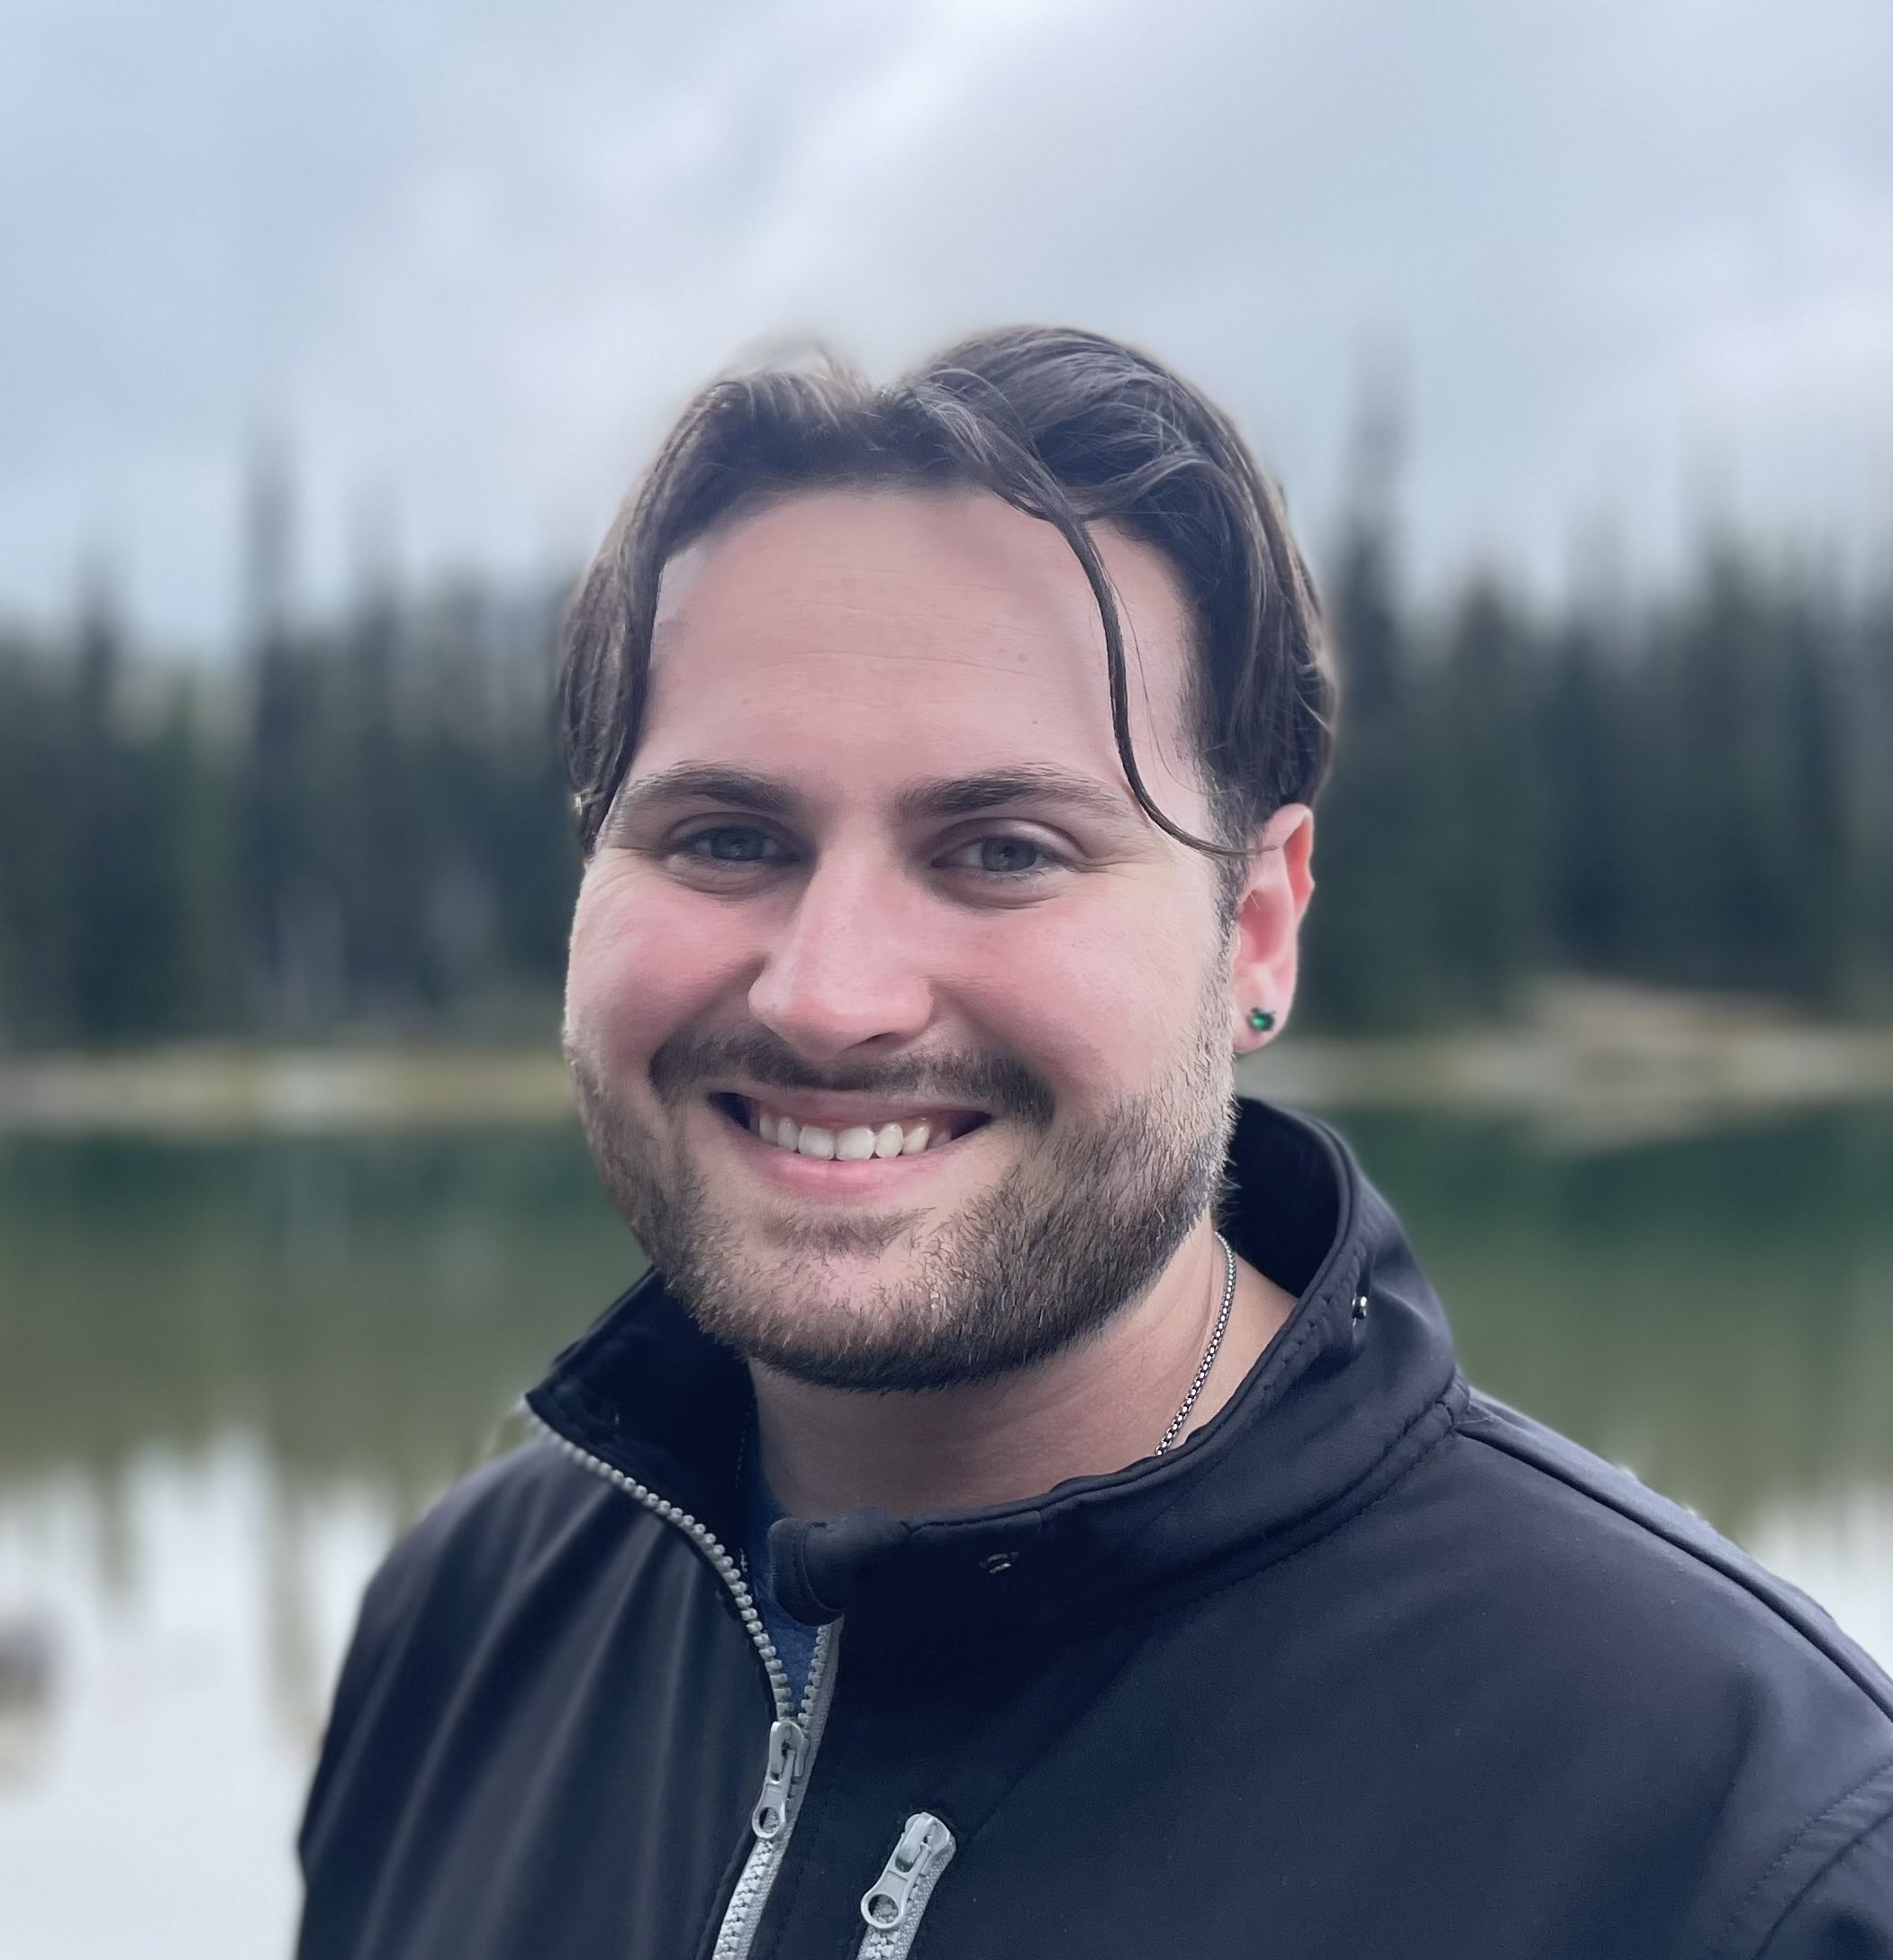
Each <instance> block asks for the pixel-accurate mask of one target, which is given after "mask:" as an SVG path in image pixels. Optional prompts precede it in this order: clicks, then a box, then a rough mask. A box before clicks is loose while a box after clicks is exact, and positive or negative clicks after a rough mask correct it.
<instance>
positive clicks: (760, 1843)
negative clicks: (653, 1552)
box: [521, 1404, 952, 1960]
mask: <svg viewBox="0 0 1893 1960" xmlns="http://www.w3.org/2000/svg"><path fill="white" fill-rule="evenodd" d="M521 1407H522V1409H523V1411H524V1413H525V1415H526V1418H527V1420H529V1421H530V1423H531V1424H532V1425H533V1426H534V1427H535V1428H536V1429H539V1432H540V1433H541V1434H542V1435H544V1436H545V1437H546V1438H548V1440H549V1441H551V1442H553V1443H555V1444H557V1447H559V1449H561V1450H562V1451H563V1452H564V1453H565V1454H566V1456H569V1457H571V1459H572V1460H573V1462H575V1463H577V1464H582V1465H584V1467H585V1468H586V1469H587V1470H589V1471H591V1472H592V1474H593V1475H594V1476H600V1477H602V1478H603V1479H604V1481H605V1482H606V1483H607V1484H611V1485H613V1486H614V1487H615V1488H616V1489H618V1490H620V1491H623V1492H624V1493H626V1494H627V1495H628V1496H629V1497H633V1498H635V1499H636V1500H637V1501H638V1502H639V1503H640V1504H642V1505H643V1506H644V1508H645V1509H646V1510H647V1511H650V1512H652V1513H654V1514H655V1515H656V1516H657V1517H658V1518H661V1519H662V1520H664V1522H665V1523H666V1524H673V1525H675V1526H676V1528H677V1529H679V1530H680V1531H682V1532H683V1533H684V1536H685V1537H686V1538H689V1539H690V1540H691V1541H692V1542H693V1544H694V1545H695V1546H696V1547H697V1549H698V1550H699V1551H700V1552H702V1555H703V1556H704V1557H705V1558H706V1559H708V1560H709V1562H710V1565H711V1568H712V1569H713V1570H714V1572H715V1573H716V1575H717V1577H718V1578H720V1580H721V1581H722V1582H723V1583H724V1585H725V1586H727V1587H728V1588H729V1595H730V1597H731V1598H732V1599H733V1600H734V1601H735V1602H736V1609H737V1617H738V1619H739V1620H741V1621H742V1623H743V1630H744V1632H745V1633H747V1635H748V1636H749V1640H750V1644H751V1645H752V1646H753V1647H755V1648H756V1653H757V1655H758V1656H760V1658H761V1660H762V1664H763V1672H764V1673H765V1674H766V1675H767V1676H768V1680H769V1696H770V1700H771V1701H772V1702H773V1703H774V1714H775V1719H774V1721H772V1722H771V1723H770V1725H769V1754H768V1760H767V1762H766V1764H765V1767H764V1770H763V1787H762V1791H761V1792H760V1793H759V1794H758V1796H757V1797H756V1807H755V1809H754V1810H752V1811H751V1812H750V1815H749V1828H750V1829H751V1831H752V1832H753V1833H754V1834H755V1842H754V1843H753V1844H752V1845H751V1846H750V1847H749V1856H748V1857H747V1859H746V1860H745V1861H744V1864H743V1870H742V1874H741V1876H740V1877H739V1878H738V1880H737V1882H736V1890H735V1891H734V1892H732V1893H731V1894H730V1896H729V1907H728V1909H727V1910H725V1912H724V1914H723V1923H722V1924H721V1926H720V1927H719V1928H717V1943H716V1946H715V1949H714V1952H713V1956H712V1960H748V1955H749V1949H750V1947H751V1946H753V1945H754V1944H755V1942H756V1928H757V1927H759V1926H760V1925H761V1924H762V1919H763V1909H764V1908H765V1906H766V1905H767V1904H768V1903H769V1889H770V1887H771V1886H772V1885H774V1883H775V1874H776V1873H777V1872H778V1871H779V1870H780V1869H781V1867H782V1861H783V1853H784V1852H785V1851H786V1850H787V1849H788V1847H789V1835H790V1833H791V1832H792V1831H793V1829H794V1828H795V1819H796V1816H797V1814H798V1813H799V1812H800V1810H801V1809H802V1792H804V1791H805V1790H806V1789H807V1788H808V1784H809V1772H810V1771H811V1769H812V1768H813V1767H814V1766H815V1752H816V1750H817V1749H818V1748H820V1746H821V1732H822V1729H823V1728H824V1727H825V1726H826V1724H827V1720H828V1713H829V1701H832V1700H833V1699H834V1692H835V1648H836V1646H837V1645H838V1642H839V1639H840V1636H841V1622H840V1621H839V1620H834V1621H831V1622H830V1623H829V1625H828V1626H826V1627H824V1628H822V1629H821V1630H820V1632H819V1633H818V1634H817V1635H816V1636H815V1655H814V1658H813V1659H812V1660H811V1662H810V1664H809V1680H808V1685H807V1686H806V1687H805V1688H804V1689H803V1690H802V1703H801V1706H800V1707H797V1706H796V1705H795V1703H794V1701H793V1698H792V1697H791V1695H790V1692H789V1671H788V1669H787V1668H785V1667H784V1666H783V1661H782V1656H781V1655H779V1654H778V1653H777V1652H776V1651H775V1643H774V1641H773V1640H772V1639H771V1638H769V1632H768V1629H767V1628H765V1626H764V1625H763V1616H762V1614H761V1612H760V1611H758V1610H757V1608H756V1595H755V1594H754V1593H753V1592H751V1591H750V1590H749V1584H748V1582H747V1580H746V1579H745V1578H744V1577H743V1573H742V1568H741V1566H739V1565H738V1564H737V1562H736V1560H735V1559H734V1558H733V1557H732V1556H730V1554H729V1550H728V1548H727V1547H725V1546H724V1544H723V1542H722V1540H721V1539H720V1538H718V1537H717V1535H716V1533H715V1532H713V1531H712V1530H711V1529H710V1528H709V1526H708V1525H705V1524H703V1523H702V1522H701V1521H700V1520H697V1519H695V1518H693V1517H692V1516H691V1514H690V1513H689V1512H688V1511H685V1510H684V1509H683V1508H682V1507H681V1506H680V1505H677V1504H674V1503H672V1502H670V1501H669V1500H668V1499H667V1498H663V1497H659V1496H658V1494H657V1492H655V1491H654V1490H652V1489H651V1488H650V1486H649V1485H648V1484H640V1483H639V1481H638V1480H637V1478H636V1477H633V1476H627V1475H625V1473H624V1472H623V1471H622V1470H620V1469H618V1468H617V1467H616V1466H615V1465H612V1464H609V1463H607V1462H606V1461H605V1460H604V1458H603V1457H602V1456H593V1454H592V1453H591V1451H590V1450H588V1449H584V1448H581V1447H580V1446H579V1445H578V1444H576V1443H575V1442H574V1441H573V1440H572V1438H570V1437H569V1436H565V1435H561V1434H560V1432H559V1431H558V1430H557V1429H554V1428H553V1427H552V1425H551V1424H550V1423H549V1422H548V1421H547V1420H546V1419H545V1417H543V1416H542V1415H540V1414H539V1411H537V1410H536V1409H534V1408H532V1407H531V1406H530V1404H522V1405H521ZM941 1828H942V1829H945V1828H946V1827H945V1826H944V1825H943V1826H941ZM951 1855H952V1854H951V1851H950V1849H949V1852H948V1856H951ZM887 1950H888V1951H889V1952H890V1953H892V1954H897V1955H898V1954H905V1952H906V1951H907V1948H906V1947H905V1946H898V1947H890V1948H888V1949H887Z"/></svg>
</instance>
